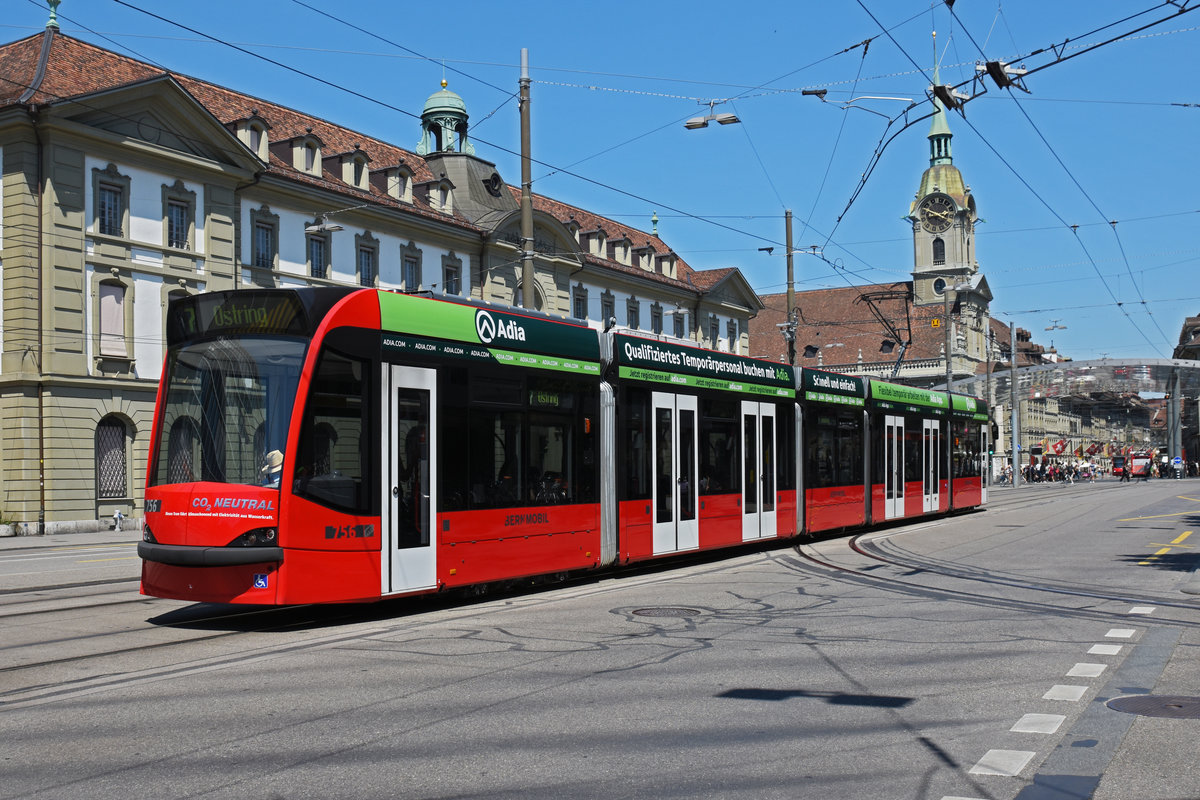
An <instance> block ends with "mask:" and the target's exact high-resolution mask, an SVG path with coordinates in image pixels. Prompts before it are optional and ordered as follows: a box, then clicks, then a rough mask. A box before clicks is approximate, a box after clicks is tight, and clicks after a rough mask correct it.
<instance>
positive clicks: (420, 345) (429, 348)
mask: <svg viewBox="0 0 1200 800" xmlns="http://www.w3.org/2000/svg"><path fill="white" fill-rule="evenodd" d="M383 349H384V350H387V351H390V352H393V353H412V354H416V355H423V356H437V357H442V358H461V359H466V360H468V361H488V362H492V363H497V364H505V365H511V366H514V367H532V368H534V369H549V370H557V371H559V372H575V373H583V374H585V375H599V374H600V364H599V363H598V362H595V361H581V360H578V359H572V358H559V357H556V356H541V355H537V354H536V353H519V352H516V351H513V350H495V349H492V348H488V347H484V346H482V345H477V344H476V345H471V344H456V343H453V342H438V341H434V340H432V339H422V338H420V337H418V336H403V335H401V334H391V333H385V334H384V335H383Z"/></svg>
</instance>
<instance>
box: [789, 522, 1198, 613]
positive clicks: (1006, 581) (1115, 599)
mask: <svg viewBox="0 0 1200 800" xmlns="http://www.w3.org/2000/svg"><path fill="white" fill-rule="evenodd" d="M905 532H911V531H905ZM896 535H897V534H896V533H895V532H879V531H871V532H868V533H862V534H858V535H856V536H852V537H850V538H849V539H847V540H844V541H845V544H846V550H847V551H849V552H851V553H853V554H855V555H857V556H860V557H862V558H865V559H869V560H870V561H871V562H873V563H872V564H871V565H868V566H865V567H858V566H850V565H847V564H843V563H837V561H835V560H834V559H833V558H832V557H827V556H823V555H822V554H820V553H818V552H817V551H816V545H817V544H819V542H818V543H801V544H798V545H796V547H795V548H794V550H795V553H796V555H797V556H798V557H799V558H800V559H801V560H802V561H803V562H806V563H808V564H811V565H815V566H817V567H820V568H821V569H822V570H825V571H828V570H833V571H835V572H839V573H842V574H845V575H851V576H854V578H855V579H856V580H857V581H860V582H863V583H865V584H871V585H877V586H885V587H891V588H893V589H899V590H902V591H905V592H910V593H911V592H917V593H920V594H922V595H927V596H938V597H942V598H952V599H959V600H964V601H967V602H975V603H987V604H990V605H995V604H1003V605H1005V606H1008V607H1011V608H1014V609H1018V610H1025V611H1036V612H1047V611H1050V612H1053V613H1057V614H1063V615H1072V616H1079V617H1086V618H1091V619H1096V618H1099V619H1113V618H1124V617H1126V612H1118V611H1104V610H1102V609H1098V608H1070V607H1064V606H1063V605H1061V604H1054V603H1050V602H1043V601H1033V600H1021V599H1017V598H1013V597H1004V596H1002V595H1000V594H989V593H986V592H982V591H968V590H965V589H956V588H951V587H945V586H936V585H931V584H930V583H927V582H922V581H920V580H917V579H916V578H917V576H921V575H926V576H928V575H937V576H940V577H942V578H949V579H951V580H955V581H965V582H968V583H971V584H978V585H985V586H997V587H1005V588H1009V589H1017V590H1021V591H1026V592H1032V593H1044V594H1052V595H1056V596H1069V597H1078V598H1083V599H1087V600H1095V601H1100V602H1106V603H1121V604H1130V605H1154V606H1156V607H1160V608H1170V609H1176V610H1180V611H1192V612H1195V611H1200V602H1188V601H1181V600H1178V599H1172V598H1166V597H1162V596H1159V595H1149V594H1135V593H1131V592H1121V591H1110V592H1105V591H1098V590H1095V589H1086V588H1081V587H1079V586H1078V585H1072V584H1069V583H1064V582H1046V581H1033V580H1030V579H1028V578H1023V577H1019V576H1017V577H1014V576H1010V575H1004V574H1002V573H999V572H996V571H992V570H986V569H982V568H978V567H961V566H949V565H947V564H946V563H945V562H939V561H937V560H936V559H922V558H918V557H915V556H910V557H899V556H897V555H895V554H893V553H890V552H888V551H886V550H885V549H884V548H883V547H881V546H880V545H879V542H880V541H886V540H888V539H890V538H892V537H893V536H896ZM823 541H826V542H827V541H832V540H823ZM881 567H883V568H886V567H890V568H892V569H894V570H897V573H896V574H886V573H884V572H881V571H876V570H878V569H879V568H881ZM1155 622H1156V623H1158V624H1165V625H1174V626H1179V627H1186V628H1200V619H1178V618H1176V619H1171V618H1164V617H1161V616H1156V617H1155Z"/></svg>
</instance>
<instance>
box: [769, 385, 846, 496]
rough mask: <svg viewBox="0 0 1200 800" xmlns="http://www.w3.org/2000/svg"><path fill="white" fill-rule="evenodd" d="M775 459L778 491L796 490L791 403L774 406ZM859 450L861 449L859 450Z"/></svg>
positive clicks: (793, 424) (793, 411)
mask: <svg viewBox="0 0 1200 800" xmlns="http://www.w3.org/2000/svg"><path fill="white" fill-rule="evenodd" d="M775 436H776V457H775V474H776V475H778V476H779V487H778V488H779V490H780V491H787V490H788V489H795V488H796V464H795V458H794V456H793V454H794V453H795V450H796V448H795V446H794V443H795V441H796V407H795V405H794V404H792V403H779V404H778V405H776V406H775ZM860 450H861V448H860Z"/></svg>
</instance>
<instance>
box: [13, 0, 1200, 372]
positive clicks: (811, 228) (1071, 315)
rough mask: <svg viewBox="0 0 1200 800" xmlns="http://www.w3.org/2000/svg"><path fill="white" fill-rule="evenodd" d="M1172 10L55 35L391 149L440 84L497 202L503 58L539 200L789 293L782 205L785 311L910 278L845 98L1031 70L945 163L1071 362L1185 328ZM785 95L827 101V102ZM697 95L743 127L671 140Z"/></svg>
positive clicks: (990, 107) (350, 11) (920, 96)
mask: <svg viewBox="0 0 1200 800" xmlns="http://www.w3.org/2000/svg"><path fill="white" fill-rule="evenodd" d="M1180 5H1182V6H1184V7H1185V8H1195V7H1196V6H1197V2H1196V0H1186V2H1185V1H1184V0H1176V4H1175V5H1172V4H1170V3H1162V2H1161V0H1143V2H1120V3H1118V2H1106V1H1104V0H1054V2H1045V1H1044V0H1041V1H1040V2H1032V1H1031V0H1003V2H998V0H990V1H989V2H980V1H979V0H959V2H957V3H956V4H955V5H954V9H953V11H954V13H953V15H952V14H951V13H950V12H949V11H948V9H947V6H946V5H945V3H943V2H936V3H930V2H909V0H886V2H885V1H884V0H861V2H860V0H844V1H843V2H836V3H813V2H787V3H784V2H778V3H775V2H767V3H756V4H749V5H744V6H743V5H735V4H729V3H716V2H710V1H709V0H703V1H701V2H688V3H674V2H659V3H636V4H635V3H628V2H613V3H609V4H603V5H600V4H593V5H585V6H579V5H575V6H570V7H567V6H564V5H563V4H561V3H557V2H543V1H542V0H535V1H534V2H522V3H515V4H499V3H494V2H473V1H472V0H460V2H456V3H453V4H437V3H423V4H415V3H397V2H382V1H381V0H361V1H360V2H358V3H354V4H348V3H340V4H339V3H334V2H330V0H257V2H255V3H253V4H246V3H244V2H242V3H234V2H229V1H228V0H208V2H205V3H197V4H187V3H162V2H158V3H149V2H148V1H147V0H86V2H85V1H84V0H64V2H63V3H62V5H61V6H60V7H59V14H60V25H61V27H62V30H63V32H65V33H68V34H70V35H72V36H76V37H78V38H81V39H84V40H87V41H91V42H95V43H96V44H99V45H101V46H104V47H107V48H110V49H115V50H118V51H124V52H126V53H127V54H129V55H132V56H134V57H136V58H140V59H143V60H147V61H150V62H152V63H156V64H159V65H161V66H163V67H166V68H169V69H173V70H176V71H179V72H183V73H186V74H190V75H193V76H195V77H198V78H202V79H205V80H210V81H213V82H215V83H218V84H221V85H224V86H228V87H230V88H233V89H236V90H238V91H242V92H246V93H248V94H253V95H257V96H261V97H264V98H266V99H270V100H272V101H274V102H280V103H283V104H285V105H289V106H292V107H294V108H297V109H299V110H302V111H305V112H307V113H311V114H315V115H318V116H321V117H324V118H326V119H329V120H331V121H334V122H337V123H339V124H343V125H346V126H348V127H351V128H355V129H358V130H361V131H363V132H365V133H368V134H370V135H372V136H375V137H378V138H381V139H385V140H387V141H390V142H393V143H394V144H397V145H399V146H402V147H406V148H409V149H413V148H415V146H416V143H417V141H418V139H419V138H420V129H419V122H418V117H419V114H420V111H421V108H422V106H423V104H424V101H425V98H426V97H427V96H428V95H429V94H431V93H432V92H434V91H436V90H437V89H438V88H439V86H438V84H439V81H441V79H442V78H443V76H444V77H445V78H446V79H447V80H448V81H449V88H451V89H452V90H454V91H455V92H457V93H459V94H460V95H461V96H462V97H463V99H464V100H465V102H466V104H467V108H468V111H469V112H470V114H471V135H472V136H473V138H474V139H475V143H476V148H477V155H479V156H480V157H482V158H485V159H487V160H489V161H494V162H495V163H496V164H497V165H498V167H499V168H500V171H501V173H502V174H503V175H504V176H505V177H506V179H507V180H508V181H509V182H510V183H513V184H519V182H520V163H519V158H518V155H517V153H518V152H519V149H520V134H519V125H518V112H517V106H516V102H515V99H514V94H515V92H516V90H517V80H518V77H519V62H520V50H521V48H522V47H526V48H528V49H529V57H530V68H531V77H532V79H533V84H532V98H533V100H532V113H533V145H532V148H533V155H534V158H535V159H536V160H537V161H538V162H539V164H536V165H535V166H534V171H533V174H534V179H535V183H534V189H535V191H538V192H540V193H543V194H547V195H550V196H552V197H555V198H558V199H560V200H563V201H564V202H568V203H571V204H574V205H578V206H581V207H583V208H587V209H588V210H590V211H594V212H596V213H599V214H603V215H605V216H608V217H612V218H615V219H618V220H620V221H622V222H625V223H627V224H630V225H634V226H637V227H640V228H642V229H645V230H649V228H650V217H651V214H653V213H657V215H658V219H659V233H660V235H661V236H662V237H663V238H664V239H665V240H666V241H667V242H668V243H669V244H670V245H671V246H673V247H674V248H675V250H676V251H677V252H678V253H680V255H682V256H683V257H684V258H685V259H686V260H687V261H688V263H689V264H691V265H692V266H693V267H694V268H697V269H709V268H716V267H728V266H734V267H738V268H739V269H741V270H742V272H743V273H744V274H745V275H746V277H747V278H748V279H749V281H750V282H751V284H752V285H753V286H754V288H755V289H756V290H757V291H759V292H760V293H764V294H765V293H772V292H781V291H783V290H784V288H785V260H784V257H783V251H784V248H783V242H784V222H783V214H784V209H789V208H790V209H791V210H792V212H793V215H794V217H795V222H794V231H795V235H794V242H795V246H796V248H797V250H801V251H804V252H800V253H797V255H796V277H797V288H798V289H813V288H826V287H837V286H846V285H858V284H862V283H872V282H887V281H895V280H904V279H906V278H908V277H909V276H910V273H911V270H912V258H913V255H912V239H911V233H910V229H909V224H908V223H907V222H906V221H905V220H904V219H903V217H904V215H905V214H907V212H908V208H909V203H910V201H911V200H912V198H913V194H914V192H915V191H916V189H917V185H918V182H919V180H920V177H921V173H922V171H923V170H924V169H925V167H926V166H928V158H929V155H928V154H929V147H928V141H927V139H926V135H927V133H928V132H929V122H928V120H922V121H918V122H916V123H915V124H912V125H910V126H909V127H907V128H905V127H904V122H905V118H904V117H899V118H897V119H895V121H894V122H893V121H891V119H890V118H894V117H897V115H899V114H900V113H901V112H902V111H903V110H904V109H905V108H906V107H908V106H909V105H910V103H909V102H907V101H905V100H895V99H888V100H870V99H859V100H857V101H856V102H855V104H854V107H849V108H845V107H843V104H845V103H846V102H847V101H849V100H851V99H852V98H862V97H866V96H875V97H888V98H910V99H911V100H913V101H917V102H918V105H916V106H915V107H913V108H912V109H911V110H909V111H908V116H907V120H916V119H918V118H919V117H922V116H924V115H925V114H927V113H928V111H929V110H930V104H929V102H928V101H927V99H926V97H927V89H928V86H929V84H930V79H931V77H932V67H933V64H934V61H935V58H936V60H937V61H938V62H939V63H940V75H941V79H942V82H943V83H951V84H958V83H960V82H962V81H966V80H968V79H970V78H971V76H972V75H974V74H975V69H974V66H975V63H976V62H977V61H981V60H1002V61H1010V60H1011V61H1014V63H1016V64H1021V63H1023V64H1024V65H1025V66H1026V67H1027V68H1029V69H1030V70H1037V71H1036V72H1034V73H1033V74H1031V75H1029V76H1027V77H1026V79H1025V85H1026V86H1027V88H1028V89H1029V90H1030V93H1028V94H1026V93H1024V92H1021V91H1017V90H1012V91H1006V90H1000V89H997V88H996V87H995V85H994V84H993V83H992V82H990V80H988V81H986V82H984V83H980V84H975V85H974V86H972V85H968V86H965V87H963V90H964V91H967V92H968V93H977V92H979V91H980V90H981V89H983V88H986V89H987V92H986V94H983V95H979V96H976V97H974V98H973V99H972V100H970V101H969V102H968V103H967V104H966V105H965V113H966V118H965V119H964V118H963V117H961V116H958V115H957V114H952V115H951V117H950V126H951V130H952V131H953V133H954V140H953V154H954V163H955V165H956V166H958V167H959V169H960V170H961V171H962V173H963V177H964V179H965V180H966V181H967V183H968V184H969V185H970V187H971V189H972V191H973V193H974V194H975V197H976V201H977V203H978V207H979V213H980V216H981V218H982V219H983V220H984V222H983V223H982V224H980V225H979V227H978V239H977V254H978V260H979V264H980V268H981V271H982V272H983V274H985V275H986V276H987V279H988V282H989V284H990V286H991V288H992V292H993V294H994V296H995V299H994V301H993V303H992V313H993V315H995V316H997V317H998V318H1000V319H1002V320H1004V321H1005V322H1010V321H1015V322H1016V324H1017V325H1018V326H1021V327H1024V328H1028V329H1030V330H1031V331H1032V332H1033V334H1034V340H1035V341H1038V342H1040V343H1042V344H1045V345H1047V346H1049V345H1050V344H1051V342H1053V344H1054V346H1055V347H1056V348H1057V349H1058V350H1059V352H1061V353H1063V354H1064V355H1067V356H1070V357H1072V358H1075V359H1084V358H1099V357H1102V356H1105V355H1107V356H1109V357H1112V358H1165V357H1169V356H1170V353H1171V350H1172V348H1173V346H1174V345H1175V344H1176V343H1177V341H1178V336H1179V329H1180V325H1181V323H1182V322H1183V320H1184V318H1185V317H1187V316H1194V315H1197V314H1200V277H1198V276H1200V191H1198V190H1197V185H1198V184H1200V148H1197V146H1196V143H1197V142H1198V141H1200V84H1198V83H1197V82H1196V80H1195V71H1196V68H1197V66H1198V64H1200V62H1198V60H1197V56H1196V53H1197V52H1200V10H1197V11H1196V12H1195V13H1184V14H1178V13H1177V12H1178V10H1179V6H1180ZM139 8H144V9H146V10H148V11H150V12H153V13H154V14H155V15H158V16H159V17H161V18H162V19H158V18H155V17H153V16H149V15H148V14H146V13H143V12H142V11H140V10H139ZM6 10H7V12H8V13H7V14H6V15H5V20H4V24H3V25H0V39H3V40H13V39H17V38H21V37H24V36H27V35H29V34H30V33H33V32H35V31H37V30H40V29H41V28H42V26H43V25H44V24H45V21H46V18H47V11H46V8H45V5H44V3H40V2H33V0H13V2H10V3H9V4H8V8H7V9H6ZM248 11H249V12H250V13H249V14H248V13H247V12H248ZM1142 12H1147V13H1142ZM1164 19H1165V21H1164V22H1162V23H1161V24H1158V25H1153V26H1152V27H1147V28H1145V29H1144V30H1141V31H1138V30H1137V29H1138V28H1142V27H1143V26H1146V25H1149V24H1150V23H1151V22H1153V21H1155V20H1164ZM342 20H346V21H347V22H349V23H351V24H352V25H353V26H357V28H358V29H356V28H355V27H352V26H351V25H347V24H346V23H345V22H343V21H342ZM171 23H180V24H182V25H186V26H187V27H189V28H192V29H194V30H195V31H198V32H202V33H203V34H207V35H209V36H211V37H214V38H215V39H219V40H222V41H224V42H230V43H235V44H237V46H238V47H240V48H243V49H244V50H246V51H250V52H252V53H255V54H259V55H262V56H266V57H267V58H270V59H273V60H276V61H279V62H283V63H285V64H287V65H290V66H292V67H295V68H296V69H298V70H302V71H303V72H306V73H309V74H310V75H311V76H315V78H319V79H321V80H322V81H328V82H329V83H332V84H335V85H336V86H340V87H344V89H338V88H334V87H331V86H329V85H327V84H325V83H322V82H320V81H318V80H315V79H314V78H312V77H305V76H302V75H299V74H297V73H296V72H292V71H288V70H286V69H284V68H281V67H278V66H274V65H272V64H270V63H267V62H266V61H263V60H260V59H258V58H255V57H254V56H252V55H248V54H246V53H243V52H239V51H238V50H235V49H232V48H230V47H228V46H226V45H224V44H218V43H214V42H213V41H211V40H208V39H205V38H203V37H201V36H199V35H197V33H192V32H189V31H187V30H184V29H182V28H179V27H177V26H175V25H173V24H171ZM934 31H936V33H937V36H936V38H935V37H934V36H932V33H933V32H934ZM1126 34H1128V35H1126ZM1114 37H1119V38H1118V40H1117V41H1114V42H1111V43H1108V44H1103V45H1102V46H1100V47H1097V48H1096V49H1094V50H1091V51H1090V52H1084V51H1085V50H1086V48H1088V47H1089V46H1091V45H1096V44H1100V43H1102V42H1105V41H1107V40H1109V39H1113V38H1114ZM867 40H869V44H867V45H866V46H864V44H863V43H864V42H866V41H867ZM1039 50H1041V51H1042V52H1040V53H1038V52H1037V51H1039ZM1043 67H1044V68H1043ZM804 89H826V90H827V92H828V93H827V95H826V102H824V103H822V102H821V101H820V100H819V99H818V98H817V97H814V96H805V95H803V94H802V93H801V92H802V90H804ZM345 90H352V91H353V92H354V93H356V94H352V93H351V92H350V91H345ZM366 98H370V99H366ZM714 99H715V100H726V102H725V103H723V104H721V105H719V106H717V109H716V110H717V111H734V112H735V113H737V115H738V116H739V117H740V118H741V120H742V124H740V125H727V126H719V125H715V124H714V125H710V126H709V127H708V128H706V129H701V130H687V129H685V128H684V126H683V122H684V121H685V120H686V119H687V118H689V117H692V116H697V115H701V114H704V113H707V111H708V107H707V106H706V105H704V103H706V102H707V101H708V100H714ZM889 126H890V127H889ZM884 143H886V144H884ZM881 146H882V150H881V153H880V155H879V157H878V159H877V160H875V161H874V162H873V159H872V156H873V154H874V153H875V152H876V150H877V148H879V147H881ZM864 173H867V174H866V178H865V180H864V179H863V176H864ZM852 198H853V202H851V199H852ZM1113 222H1115V224H1111V223H1113ZM812 245H817V246H818V247H817V249H816V252H818V253H819V254H820V257H818V256H815V255H813V254H812V252H813V251H812V250H810V246H812ZM769 246H773V247H774V248H775V249H774V252H773V253H772V254H770V255H768V254H767V253H764V252H761V251H760V250H759V248H760V247H769ZM1050 325H1060V326H1065V328H1058V329H1055V330H1053V331H1047V330H1045V328H1046V327H1047V326H1050Z"/></svg>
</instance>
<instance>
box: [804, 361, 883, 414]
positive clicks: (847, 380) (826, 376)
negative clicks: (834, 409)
mask: <svg viewBox="0 0 1200 800" xmlns="http://www.w3.org/2000/svg"><path fill="white" fill-rule="evenodd" d="M800 382H801V384H802V385H803V386H804V399H805V400H807V401H809V402H811V403H830V404H832V405H841V406H857V407H858V408H862V406H863V405H864V404H865V403H866V396H867V382H866V381H865V380H864V379H862V378H859V377H856V376H854V375H841V374H838V373H836V372H821V371H820V370H815V369H801V370H800Z"/></svg>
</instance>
